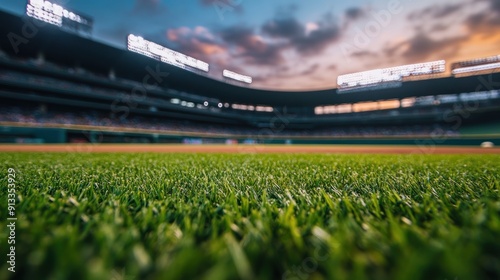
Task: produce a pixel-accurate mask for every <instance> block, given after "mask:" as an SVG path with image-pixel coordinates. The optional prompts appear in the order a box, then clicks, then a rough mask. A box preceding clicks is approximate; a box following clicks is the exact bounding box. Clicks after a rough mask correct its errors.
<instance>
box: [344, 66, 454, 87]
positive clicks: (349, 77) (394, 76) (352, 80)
mask: <svg viewBox="0 0 500 280" xmlns="http://www.w3.org/2000/svg"><path fill="white" fill-rule="evenodd" d="M445 70H446V62H445V61H444V60H439V61H432V62H425V63H417V64H409V65H402V66H396V67H390V68H382V69H375V70H369V71H363V72H357V73H351V74H346V75H340V76H338V78H337V85H338V86H339V88H355V87H363V86H368V85H377V84H381V83H387V82H399V81H402V80H403V78H405V77H409V76H419V75H429V74H436V73H442V72H444V71H445Z"/></svg>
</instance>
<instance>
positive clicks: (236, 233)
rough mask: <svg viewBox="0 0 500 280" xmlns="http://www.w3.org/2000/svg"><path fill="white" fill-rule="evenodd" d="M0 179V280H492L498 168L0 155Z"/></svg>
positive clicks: (467, 159)
mask: <svg viewBox="0 0 500 280" xmlns="http://www.w3.org/2000/svg"><path fill="white" fill-rule="evenodd" d="M0 165H1V169H0V170H1V172H2V177H1V179H0V183H1V185H2V190H3V191H2V192H1V194H0V201H1V203H0V205H1V207H2V209H1V210H0V226H1V227H2V231H0V234H1V236H0V246H1V247H0V248H1V256H0V261H1V264H0V268H1V271H0V278H1V279H7V278H11V279H14V278H16V279H72V280H75V279H255V278H256V279H290V280H291V279H294V280H297V279H300V280H305V279H387V278H389V279H442V280H444V279H450V280H451V279H457V280H458V279H460V280H462V279H488V278H489V279H499V278H500V193H499V190H500V156H499V155H476V156H473V155H471V156H464V155H411V156H410V155H315V154H307V155H305V154H304V155H293V154H254V155H252V154H249V155H245V154H148V153H140V154H60V153H59V154H50V153H49V154H42V153H3V154H0ZM9 168H13V170H14V171H15V174H16V176H15V182H13V180H11V183H14V184H15V189H14V190H15V193H16V194H17V196H18V199H17V202H16V204H15V207H14V208H15V209H11V210H15V213H14V214H15V215H14V216H13V217H15V218H17V220H16V221H15V230H14V233H15V239H14V240H15V242H16V243H15V270H16V272H15V273H12V272H10V271H9V270H8V269H9V267H10V265H9V263H7V261H8V258H9V257H8V256H7V254H9V252H10V249H11V248H10V246H12V245H8V244H7V240H8V236H9V235H11V232H12V230H9V228H8V227H7V226H8V225H9V224H10V221H8V220H7V219H8V217H9V216H8V213H9V211H7V204H8V203H7V201H8V197H7V193H8V192H7V191H6V190H7V186H8V183H9V182H8V169H9ZM13 170H11V173H13ZM11 177H13V176H11ZM11 187H12V185H11ZM9 190H10V189H9Z"/></svg>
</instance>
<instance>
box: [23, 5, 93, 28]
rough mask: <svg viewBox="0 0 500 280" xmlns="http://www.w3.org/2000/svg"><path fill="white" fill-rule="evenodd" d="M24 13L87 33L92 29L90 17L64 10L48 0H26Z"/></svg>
mask: <svg viewBox="0 0 500 280" xmlns="http://www.w3.org/2000/svg"><path fill="white" fill-rule="evenodd" d="M26 15H28V16H29V17H32V18H36V19H38V20H41V21H44V22H47V23H50V24H53V25H57V26H59V27H66V28H69V29H75V30H77V31H79V30H84V31H87V32H89V33H90V32H91V30H92V23H93V21H92V19H91V18H89V17H85V16H83V15H79V14H77V13H75V12H73V11H69V10H66V9H65V8H63V7H62V6H60V5H58V4H54V3H51V2H49V1H44V0H28V3H27V5H26ZM75 23H76V26H75Z"/></svg>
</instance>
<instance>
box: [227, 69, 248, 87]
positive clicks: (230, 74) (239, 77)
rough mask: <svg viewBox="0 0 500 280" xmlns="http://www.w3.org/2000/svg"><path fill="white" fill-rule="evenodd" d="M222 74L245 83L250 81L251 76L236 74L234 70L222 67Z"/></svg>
mask: <svg viewBox="0 0 500 280" xmlns="http://www.w3.org/2000/svg"><path fill="white" fill-rule="evenodd" d="M222 76H224V77H225V78H229V79H233V80H236V81H238V82H243V83H247V84H251V83H252V77H250V76H245V75H241V74H238V73H236V72H233V71H229V70H226V69H224V71H222Z"/></svg>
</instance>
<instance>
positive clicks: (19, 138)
mask: <svg viewBox="0 0 500 280" xmlns="http://www.w3.org/2000/svg"><path fill="white" fill-rule="evenodd" d="M485 141H490V142H493V143H494V144H495V145H496V146H500V134H468V135H461V136H447V135H444V134H438V133H437V134H436V135H435V136H433V137H430V136H420V137H415V136H392V137H390V136H370V137H369V136H358V137H352V136H351V137H326V136H316V137H314V136H310V137H307V136H294V137H292V136H290V137H287V136H278V135H272V134H262V135H257V136H255V135H254V136H246V135H217V134H208V133H182V132H162V131H147V130H140V129H135V130H134V129H116V128H115V129H109V128H108V129H102V128H99V127H88V126H85V127H76V126H71V127H67V128H56V127H44V128H39V127H23V126H0V143H40V144H43V143H51V144H57V143H145V144H147V143H186V144H236V143H240V144H242V143H245V144H257V143H258V144H301V145H317V144H323V145H326V144H353V145H418V146H434V145H448V146H456V145H460V146H464V145H465V146H479V145H481V143H483V142H485Z"/></svg>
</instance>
